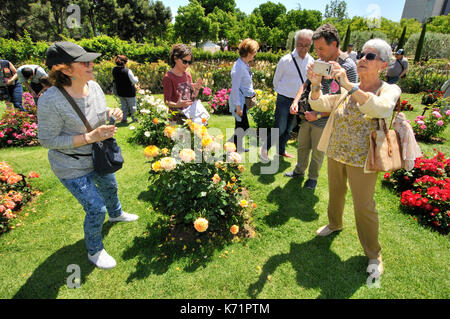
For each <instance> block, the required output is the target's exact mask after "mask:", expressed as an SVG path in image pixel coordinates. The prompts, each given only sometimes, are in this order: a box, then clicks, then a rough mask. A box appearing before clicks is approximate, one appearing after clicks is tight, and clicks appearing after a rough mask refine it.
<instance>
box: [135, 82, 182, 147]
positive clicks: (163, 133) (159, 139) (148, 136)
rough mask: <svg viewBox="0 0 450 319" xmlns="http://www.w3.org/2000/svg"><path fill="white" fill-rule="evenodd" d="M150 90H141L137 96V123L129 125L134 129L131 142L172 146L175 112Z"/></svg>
mask: <svg viewBox="0 0 450 319" xmlns="http://www.w3.org/2000/svg"><path fill="white" fill-rule="evenodd" d="M148 93H149V91H148V90H142V89H141V90H139V92H138V93H137V95H136V98H137V105H138V107H137V109H138V112H137V116H136V117H137V119H138V121H137V123H133V124H132V125H130V126H129V129H130V130H132V131H133V133H132V135H131V136H130V137H129V142H131V143H136V144H140V145H151V144H156V145H161V146H162V147H168V148H171V147H172V145H173V143H172V141H171V139H170V132H168V130H170V129H168V128H167V127H170V120H171V117H172V116H173V114H172V113H171V112H169V108H168V107H167V106H166V105H165V104H164V102H163V101H162V100H161V99H155V97H154V96H151V95H149V94H148Z"/></svg>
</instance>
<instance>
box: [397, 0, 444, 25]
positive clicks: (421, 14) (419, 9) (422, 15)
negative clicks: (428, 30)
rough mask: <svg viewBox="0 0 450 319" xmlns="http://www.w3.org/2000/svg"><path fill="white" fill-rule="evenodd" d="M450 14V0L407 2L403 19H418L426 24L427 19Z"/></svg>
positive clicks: (407, 0) (409, 0)
mask: <svg viewBox="0 0 450 319" xmlns="http://www.w3.org/2000/svg"><path fill="white" fill-rule="evenodd" d="M449 13H450V1H449V0H405V7H404V8H403V14H402V19H411V18H414V19H417V20H419V21H420V22H424V21H425V19H426V18H429V17H436V16H440V15H447V14H449Z"/></svg>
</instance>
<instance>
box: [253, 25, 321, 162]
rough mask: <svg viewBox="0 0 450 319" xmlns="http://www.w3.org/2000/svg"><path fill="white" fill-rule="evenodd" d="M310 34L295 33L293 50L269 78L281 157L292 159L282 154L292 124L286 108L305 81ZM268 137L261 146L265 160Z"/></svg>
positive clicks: (310, 60) (306, 31) (308, 61)
mask: <svg viewBox="0 0 450 319" xmlns="http://www.w3.org/2000/svg"><path fill="white" fill-rule="evenodd" d="M312 35H313V31H312V30H307V29H303V30H300V31H297V33H296V34H295V49H294V51H292V53H290V54H286V55H285V56H283V57H282V58H281V59H280V61H279V62H278V65H277V69H276V71H275V75H274V78H273V87H274V89H275V91H276V92H277V102H276V108H275V125H274V128H278V129H279V154H280V155H281V156H284V157H289V158H293V157H294V156H293V155H291V154H289V153H286V144H287V142H288V140H289V134H290V132H291V130H292V129H293V127H294V125H295V115H293V114H290V112H289V109H290V107H291V104H292V102H293V101H294V98H295V96H296V94H297V92H298V90H299V89H300V87H301V86H302V85H303V83H305V81H306V80H307V78H306V67H307V65H308V64H309V63H313V62H314V58H313V57H312V56H311V55H309V53H308V52H309V50H310V48H311V44H312ZM270 137H271V136H270V134H269V136H268V138H267V142H266V143H265V145H263V146H262V147H261V158H262V159H263V160H265V161H267V160H268V158H267V153H268V151H269V150H270V147H271V146H272V143H273V142H274V141H271V139H270Z"/></svg>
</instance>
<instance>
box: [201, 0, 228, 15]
mask: <svg viewBox="0 0 450 319" xmlns="http://www.w3.org/2000/svg"><path fill="white" fill-rule="evenodd" d="M197 1H198V2H199V3H200V5H201V6H202V7H203V8H205V15H208V14H210V13H211V12H213V11H214V9H215V8H217V9H220V10H222V11H225V12H233V11H234V8H235V7H236V2H235V1H234V0H197Z"/></svg>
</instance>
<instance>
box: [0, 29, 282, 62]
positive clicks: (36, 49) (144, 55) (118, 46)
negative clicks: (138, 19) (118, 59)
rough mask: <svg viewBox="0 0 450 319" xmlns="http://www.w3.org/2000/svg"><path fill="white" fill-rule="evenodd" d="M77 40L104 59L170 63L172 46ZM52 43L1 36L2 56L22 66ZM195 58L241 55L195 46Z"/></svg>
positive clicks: (268, 56)
mask: <svg viewBox="0 0 450 319" xmlns="http://www.w3.org/2000/svg"><path fill="white" fill-rule="evenodd" d="M68 41H73V42H75V43H77V44H79V45H81V46H82V47H84V48H85V49H86V50H87V51H92V52H99V53H101V54H102V56H101V57H100V59H101V60H110V59H111V58H113V57H114V56H116V55H117V54H124V55H126V56H127V57H128V58H129V59H130V60H133V61H136V62H139V63H145V62H150V63H153V62H157V61H158V60H161V61H165V62H168V58H169V53H170V49H171V48H170V47H169V46H157V47H155V46H152V45H151V44H143V43H136V42H128V41H124V40H121V39H119V38H118V37H109V36H105V35H103V36H98V37H94V38H90V39H82V40H80V41H74V40H71V39H68ZM50 44H51V43H47V42H43V41H39V42H36V43H33V42H32V41H31V39H30V37H28V36H25V37H23V38H20V39H19V40H18V41H16V40H12V39H5V38H0V58H2V59H5V60H9V61H11V62H12V63H13V64H15V65H20V64H22V63H23V62H24V61H29V60H33V61H43V60H44V59H45V52H46V50H47V48H48V47H49V46H50ZM192 53H193V54H194V57H195V60H197V61H210V60H222V61H234V60H236V59H237V58H238V57H239V55H238V53H237V52H232V51H224V52H222V51H219V52H216V53H211V52H208V51H204V50H200V49H197V48H195V47H193V48H192ZM284 54H285V52H281V51H279V52H277V53H270V52H260V53H258V54H257V55H256V58H255V59H256V60H259V61H269V62H272V63H276V62H278V60H279V59H280V58H281V57H282V56H283V55H284Z"/></svg>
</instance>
